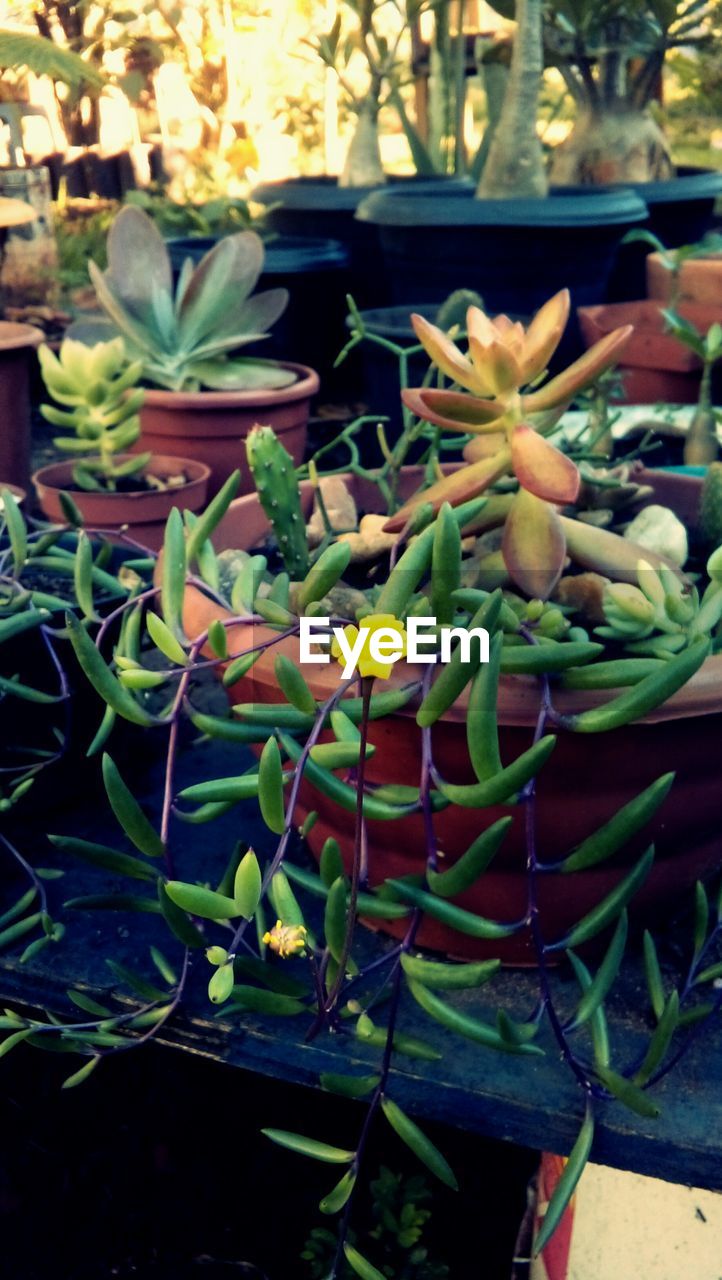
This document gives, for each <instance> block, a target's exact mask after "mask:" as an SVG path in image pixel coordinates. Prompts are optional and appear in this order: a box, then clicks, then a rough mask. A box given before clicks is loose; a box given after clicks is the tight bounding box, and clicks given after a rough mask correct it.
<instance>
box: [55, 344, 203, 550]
mask: <svg viewBox="0 0 722 1280" xmlns="http://www.w3.org/2000/svg"><path fill="white" fill-rule="evenodd" d="M38 354H39V358H40V367H41V370H42V375H43V380H44V382H45V386H46V388H47V390H48V391H49V392H50V394H51V395H52V396H53V398H54V399H55V400H56V401H57V402H58V403H59V404H61V405H63V406H65V407H64V408H63V409H58V408H56V407H55V406H54V405H49V404H45V405H43V406H42V409H41V412H42V414H43V417H44V418H46V420H47V421H48V422H51V423H52V424H53V425H54V426H57V427H63V428H65V429H66V430H70V431H72V433H73V434H72V435H70V436H68V435H64V436H59V437H57V438H56V440H55V442H54V443H55V446H56V448H58V449H59V450H60V451H61V452H63V453H68V454H71V455H73V456H74V457H75V459H76V461H75V462H72V461H68V462H53V463H50V464H49V465H48V466H45V467H41V468H40V470H39V471H36V473H35V475H34V476H33V483H34V485H35V490H36V493H37V495H38V500H39V502H40V505H41V507H42V509H43V512H44V514H45V515H46V516H47V517H48V519H49V520H52V521H54V522H60V523H62V522H63V521H64V520H66V519H67V515H68V510H69V508H68V502H67V497H68V495H69V494H70V495H71V498H72V504H73V507H74V508H75V509H77V511H78V512H79V513H80V516H81V518H82V521H83V522H84V523H85V524H87V525H88V526H89V527H91V528H96V529H101V530H103V531H114V532H115V533H116V535H119V534H121V532H122V533H123V534H126V533H127V534H128V536H129V537H130V538H131V539H134V540H136V541H137V542H138V543H140V544H141V545H146V546H151V547H155V548H157V547H158V546H159V545H160V541H161V540H162V531H163V529H164V527H165V522H166V519H167V517H168V513H169V512H170V511H171V510H172V508H173V507H174V506H175V505H177V504H178V503H181V504H182V505H183V506H184V507H187V508H188V509H189V510H191V511H198V510H199V509H200V508H201V507H202V506H203V505H204V504H205V500H206V492H207V488H208V480H209V475H210V471H209V468H208V467H207V466H205V465H204V464H203V463H200V462H197V461H195V460H193V459H189V458H177V457H173V456H169V455H166V454H162V455H154V454H151V453H148V452H146V453H141V454H136V453H131V452H130V450H131V449H132V448H133V446H134V445H135V444H136V443H137V441H138V437H139V436H140V418H139V410H140V407H141V405H142V403H143V398H144V395H145V392H144V391H143V389H142V388H139V387H138V386H137V382H138V379H139V377H140V375H141V372H142V365H141V362H140V361H139V360H135V361H129V360H128V358H127V354H126V350H125V343H124V341H123V339H122V338H120V337H118V338H113V339H111V341H109V342H100V343H97V344H96V345H95V346H93V347H86V346H84V345H83V343H81V342H77V341H75V340H74V339H72V338H64V339H63V342H62V345H61V347H60V352H59V355H58V356H56V355H55V354H54V353H53V351H51V349H50V347H48V346H41V347H40V349H39V352H38Z"/></svg>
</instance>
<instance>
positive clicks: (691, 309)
mask: <svg viewBox="0 0 722 1280" xmlns="http://www.w3.org/2000/svg"><path fill="white" fill-rule="evenodd" d="M678 310H679V312H680V314H681V315H682V316H683V317H684V318H685V320H689V321H690V322H691V323H692V324H693V325H694V326H695V328H696V329H698V330H699V332H700V333H703V334H705V333H707V330H708V329H709V328H710V327H711V325H713V324H714V323H715V322H716V321H719V320H720V319H721V318H722V313H721V312H720V308H719V307H710V306H703V305H702V304H701V303H696V302H683V303H681V304H680V306H679V308H678ZM577 315H578V317H579V327H580V329H581V331H582V336H583V338H584V341H585V344H586V346H587V347H591V346H593V345H594V343H595V342H598V341H599V339H600V338H603V337H604V336H605V334H608V333H611V332H612V330H613V329H618V328H619V326H620V325H625V324H631V325H633V326H634V332H633V334H632V336H631V338H630V339H629V342H628V343H627V345H626V347H625V348H624V351H623V353H622V359H621V361H620V363H619V365H618V366H617V368H618V372H619V373H620V374H621V376H622V381H623V383H624V391H625V399H626V402H627V404H657V403H659V402H660V401H665V402H667V403H668V404H696V402H697V396H698V393H699V382H700V373H699V370H700V367H701V366H700V361H699V360H698V358H697V356H695V355H694V353H693V352H692V351H690V350H689V348H688V347H685V346H683V345H682V343H681V342H678V341H677V339H676V338H673V337H672V335H671V334H669V333H666V332H665V321H664V316H663V315H662V309H661V307H660V305H659V303H658V302H652V301H646V300H643V301H640V302H612V303H603V304H601V305H600V306H595V307H580V308H579V310H578V312H577Z"/></svg>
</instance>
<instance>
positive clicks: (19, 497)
mask: <svg viewBox="0 0 722 1280" xmlns="http://www.w3.org/2000/svg"><path fill="white" fill-rule="evenodd" d="M0 489H9V490H10V492H11V494H12V495H13V497H14V499H15V501H16V502H17V504H18V506H19V507H23V506H24V505H25V503H26V502H27V498H28V495H27V492H26V491H25V489H21V488H20V486H19V485H17V484H7V483H6V482H5V481H4V480H3V479H2V477H0ZM1 506H2V499H1V498H0V508H1Z"/></svg>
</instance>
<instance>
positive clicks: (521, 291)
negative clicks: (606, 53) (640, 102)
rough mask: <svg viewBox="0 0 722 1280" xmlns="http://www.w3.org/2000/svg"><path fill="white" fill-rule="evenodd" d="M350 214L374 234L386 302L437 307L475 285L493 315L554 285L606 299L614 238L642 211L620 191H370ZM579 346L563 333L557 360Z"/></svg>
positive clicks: (543, 296) (522, 306)
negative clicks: (508, 196) (530, 196)
mask: <svg viewBox="0 0 722 1280" xmlns="http://www.w3.org/2000/svg"><path fill="white" fill-rule="evenodd" d="M356 216H357V218H358V219H359V220H360V221H362V222H364V223H368V224H370V225H372V226H375V227H376V228H377V230H378V234H379V241H380V245H381V253H382V255H383V260H384V266H385V269H386V271H387V272H388V275H389V280H390V286H391V289H392V293H393V300H394V302H397V303H408V302H413V301H414V300H415V299H416V298H418V296H419V291H420V288H423V292H424V296H425V297H426V298H428V299H430V300H431V301H433V302H437V303H441V302H443V301H444V299H445V298H447V297H448V295H449V294H450V293H451V292H452V291H453V290H454V289H475V290H476V291H477V292H478V293H480V294H481V296H482V298H483V299H484V303H485V306H486V308H487V310H489V311H491V312H509V311H513V312H517V313H519V312H521V313H522V314H531V313H532V312H534V311H536V310H537V309H538V308H539V307H540V306H541V304H542V303H543V302H545V301H546V300H547V298H549V297H551V295H552V294H554V293H556V292H557V291H558V290H559V289H562V288H569V289H570V291H571V295H572V302H573V304H574V305H575V306H582V305H585V304H589V303H593V302H601V301H603V300H604V298H605V297H606V290H607V281H608V279H609V275H610V272H611V270H612V267H613V265H614V260H615V257H616V254H617V249H618V247H619V243H620V241H621V240H622V237H623V236H624V235H625V233H626V232H627V231H628V230H629V229H630V228H631V227H633V226H636V225H638V224H639V223H641V222H644V220H645V218H646V216H647V211H646V207H645V205H644V204H643V202H642V201H641V200H640V199H639V197H638V196H635V195H634V194H633V193H632V192H630V191H627V190H626V189H620V190H614V191H599V192H597V191H593V192H592V191H589V190H588V189H585V188H576V187H575V188H569V189H568V190H566V189H565V190H562V189H558V190H557V191H556V192H555V193H554V194H553V195H550V196H548V197H547V198H546V199H544V200H478V199H476V198H475V197H474V195H473V193H472V192H471V191H470V190H468V189H466V190H464V189H460V188H456V187H454V188H453V189H449V190H448V191H447V192H445V193H444V194H439V193H433V192H425V191H423V190H422V189H418V190H413V189H412V190H401V189H398V190H396V189H393V188H389V189H388V190H386V191H377V192H374V193H373V194H372V195H370V196H368V197H367V198H366V199H365V200H364V201H363V202H362V203H361V205H360V206H359V209H358V212H357V215H356ZM575 347H576V348H577V349H578V347H579V343H578V338H577V337H576V335H575V334H574V332H573V330H570V331H568V338H567V341H566V344H565V352H564V354H565V356H568V355H570V354H574V349H575Z"/></svg>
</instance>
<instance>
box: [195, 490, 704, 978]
mask: <svg viewBox="0 0 722 1280" xmlns="http://www.w3.org/2000/svg"><path fill="white" fill-rule="evenodd" d="M346 478H347V480H348V481H349V483H350V487H351V489H352V491H353V493H354V496H355V498H356V501H357V503H358V506H359V509H360V510H362V511H373V510H378V507H379V495H378V492H377V490H376V489H375V487H374V486H373V485H372V484H371V483H369V482H368V481H364V480H361V479H359V478H358V477H346ZM641 478H642V480H643V481H644V482H645V483H650V484H654V486H655V489H656V494H655V500H658V501H661V502H666V503H668V504H670V505H674V506H675V507H676V508H677V509H678V510H679V511H680V513H681V515H682V516H683V517H686V518H690V517H691V515H692V513H693V512H696V508H697V505H698V502H699V495H700V488H701V481H700V480H698V479H695V478H692V477H689V476H677V475H672V474H666V473H661V472H642V477H641ZM420 480H421V471H420V469H419V468H408V469H406V471H405V473H404V475H403V477H402V485H401V494H402V496H408V495H409V494H410V493H412V492H413V491H414V490H415V489H416V488H417V487H418V485H419V483H420ZM302 493H303V502H304V505H305V507H306V508H307V510H310V508H311V504H312V500H313V494H312V491H311V487H310V485H308V484H306V485H304V486H302ZM268 531H269V529H268V523H267V521H266V519H265V516H264V514H263V512H262V510H261V508H260V505H259V504H258V501H257V499H256V497H255V495H254V496H249V497H245V498H240V499H237V500H236V502H235V503H233V505H232V507H231V509H230V511H229V513H228V515H227V516H226V518H225V521H224V522H223V525H222V526H221V527H220V528H219V534H220V537H219V539H218V542H217V545H218V546H219V547H222V546H225V547H229V546H234V547H237V548H243V549H250V548H252V547H253V546H257V545H258V543H259V541H261V540H262V539H263V538H264V537H265V536H266V535H267V534H268ZM223 616H226V617H227V616H228V615H227V613H226V611H225V610H224V609H223V608H222V607H221V606H219V605H217V604H214V603H213V602H212V601H210V600H209V599H208V598H207V597H205V596H203V595H202V594H201V593H200V592H199V591H195V590H193V591H189V592H188V593H187V597H186V609H185V614H184V625H185V628H186V631H187V633H188V634H189V635H191V636H193V635H198V634H200V632H201V631H202V630H204V629H205V628H206V627H207V626H208V624H209V622H210V621H211V620H212V619H213V618H214V617H223ZM272 634H274V633H273V632H271V631H270V630H268V629H267V628H265V627H262V626H259V627H255V628H249V627H238V628H237V630H235V631H233V630H232V631H231V632H229V649H230V651H231V652H232V653H236V652H238V651H239V650H242V649H244V648H247V647H249V646H250V645H251V644H258V643H260V642H261V641H262V640H264V639H268V638H270V636H271V635H272ZM277 653H285V654H286V655H287V656H289V657H290V658H291V659H292V660H293V661H294V662H296V663H297V662H298V642H297V640H296V639H295V638H293V637H291V638H289V639H286V640H284V641H282V642H280V643H278V644H276V645H274V647H273V649H271V650H269V651H268V653H267V654H265V655H264V656H263V657H262V658H260V659H259V660H258V661H257V662H256V663H255V664H254V666H253V668H252V670H251V672H250V673H249V675H248V676H247V677H246V678H245V679H243V680H241V681H239V682H238V683H237V684H235V685H234V686H233V687H232V688H231V689H230V690H229V697H230V699H231V701H232V702H234V703H240V702H256V703H264V704H265V703H274V702H279V701H282V698H281V695H280V693H279V690H278V686H277V684H276V681H275V677H274V673H273V662H274V658H275V655H276V654H277ZM303 673H304V676H305V678H306V680H307V682H308V684H309V685H310V687H311V688H312V690H313V693H314V696H315V697H316V698H317V699H319V700H323V699H324V698H326V697H328V696H329V694H330V693H332V692H333V690H334V689H335V688H337V687H338V679H339V673H338V667H337V666H336V664H328V665H322V664H320V663H318V664H313V665H310V664H309V665H307V666H304V668H303ZM422 673H423V668H420V667H417V668H413V667H411V666H410V665H409V664H406V663H397V665H396V667H395V668H394V671H393V673H392V676H391V682H392V683H394V684H396V683H398V684H404V683H407V682H408V681H409V680H410V679H414V678H420V677H421V675H422ZM612 696H613V693H612V692H611V691H604V692H601V691H600V692H593V693H592V692H585V693H576V692H571V691H562V690H559V691H558V692H556V694H555V699H554V701H555V705H556V706H557V708H558V709H559V710H560V711H562V712H565V713H574V712H575V711H579V710H582V709H583V708H585V707H588V706H592V705H597V704H599V703H602V702H604V701H607V700H608V699H609V698H611V697H612ZM538 699H539V690H538V685H537V682H536V681H535V680H534V679H533V678H531V677H521V676H507V677H502V680H501V687H500V694H499V722H500V743H501V753H502V757H503V759H504V760H511V759H512V758H513V757H515V756H516V755H518V754H519V753H520V752H521V751H523V750H525V749H526V748H527V747H528V746H529V745H530V743H531V740H532V734H533V729H534V723H535V720H536V715H537V710H538ZM467 701H468V690H467V691H466V692H465V693H464V694H463V695H462V696H461V697H460V698H459V699H458V701H457V702H456V703H455V704H454V705H453V707H451V708H450V710H449V711H448V712H447V713H446V715H444V717H443V718H442V719H441V720H440V721H439V722H438V724H437V725H436V726H435V728H434V759H435V762H436V765H437V767H438V769H439V771H440V773H441V774H442V776H443V777H445V778H450V779H454V780H455V781H459V782H470V781H473V774H472V772H471V768H470V765H469V763H468V756H467V751H466V733H465V715H466V707H467ZM414 714H415V709H414V708H413V707H410V708H409V709H404V710H403V711H402V712H400V713H398V714H395V715H393V716H389V717H388V718H386V719H383V720H377V721H373V722H372V723H371V725H370V729H369V739H370V741H371V742H372V743H373V744H374V746H375V747H376V751H375V754H374V756H373V757H372V758H371V760H369V762H368V765H367V778H368V781H369V782H370V783H388V782H398V783H405V784H408V785H418V777H419V767H420V732H419V729H418V727H417V725H416V721H415V718H414ZM269 722H270V723H272V722H273V717H272V713H269ZM721 733H722V655H719V656H716V657H713V658H710V659H709V660H708V661H707V662H706V663H705V665H704V666H703V668H702V669H701V671H699V672H698V673H697V674H696V676H695V677H694V678H693V679H692V680H691V681H690V682H689V683H688V684H687V685H686V686H685V687H684V688H683V689H681V690H680V691H679V692H678V693H677V694H675V696H674V697H673V698H671V699H670V700H669V701H668V702H667V703H665V704H664V706H663V707H661V708H658V709H657V710H656V711H654V712H653V713H652V714H650V715H649V716H647V717H645V719H644V720H642V721H640V722H638V723H635V724H633V725H630V726H628V727H627V728H624V729H619V730H615V731H612V732H610V733H604V734H598V735H593V736H588V737H587V736H582V735H574V734H572V733H565V732H563V731H562V732H560V733H559V735H558V742H557V746H556V749H555V751H554V754H553V755H552V757H551V759H550V761H549V763H548V764H547V765H546V767H545V768H544V769H543V770H542V772H541V774H540V777H539V783H538V806H537V814H538V840H539V851H540V855H541V857H542V858H544V859H548V860H552V859H555V858H559V857H560V856H562V855H563V854H565V853H567V852H569V851H570V850H571V849H572V848H573V847H574V846H575V845H576V844H578V843H579V842H580V841H581V840H582V839H584V838H585V837H586V836H587V835H589V834H590V833H591V832H592V831H594V830H595V829H596V828H597V827H599V826H600V825H601V824H602V823H603V822H605V821H607V820H608V819H609V818H610V817H611V816H612V814H614V813H615V812H616V810H617V809H618V808H619V807H620V806H621V805H623V804H625V803H627V801H629V800H631V799H632V798H633V797H634V796H635V795H637V794H638V793H639V792H640V791H642V790H643V789H644V788H645V787H646V786H648V785H649V784H650V783H651V782H653V781H654V779H656V778H658V777H659V776H660V775H661V774H662V773H665V772H666V771H668V770H674V771H675V772H676V774H677V780H676V783H675V786H674V787H673V789H672V791H671V793H670V795H669V797H668V798H667V800H666V802H665V804H664V805H663V807H662V809H661V810H660V812H659V814H658V815H657V818H656V820H655V822H654V824H653V825H652V826H651V827H650V829H649V830H648V831H647V832H645V833H644V836H643V838H642V839H640V840H637V841H634V842H632V843H630V844H629V846H628V847H626V848H625V849H624V850H623V851H622V852H621V853H620V854H619V855H617V856H616V857H615V858H614V859H612V860H611V861H610V862H609V863H604V864H602V865H600V866H599V867H595V868H592V869H590V870H588V871H584V872H580V873H577V874H575V875H569V876H564V875H554V874H549V875H545V876H543V877H542V878H541V882H540V884H539V903H540V911H541V918H542V924H543V929H544V932H545V935H546V937H547V938H548V939H550V940H551V939H553V938H555V937H559V936H561V935H562V934H563V933H564V932H565V931H566V930H567V929H568V928H569V927H570V926H571V925H572V924H573V923H574V922H575V921H576V920H578V919H579V918H580V917H581V916H582V915H583V914H584V913H585V912H587V911H589V910H591V908H592V907H593V906H594V905H595V904H596V903H597V902H599V901H600V899H601V898H603V897H604V895H605V894H607V893H608V892H609V891H610V890H611V889H612V888H613V887H614V885H615V884H617V882H618V881H619V879H620V878H621V877H622V876H623V875H624V874H625V872H626V870H628V868H629V865H630V863H631V862H633V861H634V860H635V859H636V858H637V857H638V856H639V853H640V851H641V850H642V849H643V848H644V847H646V845H647V844H648V843H649V842H650V841H651V840H654V841H655V844H656V848H657V858H656V861H655V865H654V867H653V869H652V871H651V873H650V875H649V877H648V879H647V881H646V882H645V884H644V886H643V888H642V890H641V891H640V893H639V894H638V895H637V898H636V899H635V905H634V908H633V910H634V912H635V915H636V918H637V919H638V920H640V921H646V920H649V919H650V918H652V917H654V916H656V915H657V914H659V913H661V912H663V910H664V909H666V908H669V907H670V906H676V905H678V903H679V900H680V895H681V894H682V893H683V892H684V891H685V890H686V889H687V888H689V887H690V886H691V885H692V884H693V883H694V881H695V880H696V879H698V878H701V877H704V876H707V875H710V874H711V873H712V872H713V871H715V870H716V869H717V868H719V866H720V864H722V844H721V842H720V836H721V835H722V785H721V779H720V766H719V763H718V761H719V752H718V749H717V748H718V743H719V741H720V737H719V735H720V734H721ZM326 740H332V736H331V735H328V736H327V739H326ZM314 809H315V810H316V811H317V812H318V814H319V819H318V821H317V822H316V824H315V826H314V827H313V829H312V831H311V834H310V836H309V843H310V846H311V849H312V850H313V852H314V854H316V855H318V854H319V853H320V850H321V847H322V845H323V842H324V840H325V839H326V837H327V836H329V835H333V836H335V838H336V839H337V840H338V841H339V843H340V845H341V849H342V851H343V855H344V858H345V860H346V863H347V864H349V863H350V859H351V853H352V848H353V830H354V815H353V814H352V813H346V812H344V811H342V810H340V809H338V808H337V807H336V806H335V805H334V804H333V803H332V802H331V801H330V800H328V799H327V798H326V797H325V796H323V795H321V794H320V793H319V792H318V791H316V790H315V789H313V788H312V787H311V786H310V785H306V784H304V786H303V787H302V789H301V797H300V806H299V809H298V813H297V818H298V821H299V823H300V822H301V821H302V820H303V819H304V817H305V816H306V814H307V813H309V812H310V811H311V810H314ZM506 813H509V814H511V816H512V817H513V825H512V828H511V830H510V833H509V835H508V836H507V839H506V841H505V843H504V845H503V847H502V850H501V851H500V853H499V854H498V855H497V857H496V858H495V860H494V862H493V863H492V866H491V869H490V870H489V871H488V872H487V873H486V874H485V875H484V876H483V877H482V879H481V880H480V881H479V882H478V883H477V884H476V885H475V886H474V887H473V888H472V889H470V890H468V891H467V892H466V893H464V894H462V895H461V896H460V898H459V899H458V902H459V905H461V906H464V907H466V908H468V909H469V910H472V911H476V912H478V913H479V914H480V915H483V916H488V917H491V918H492V919H497V920H516V919H519V918H520V917H522V916H523V915H524V913H525V911H526V879H525V874H524V866H525V841H524V830H523V813H522V811H521V809H520V808H503V807H498V808H493V809H485V810H483V811H477V810H473V809H461V808H455V809H453V810H451V809H447V810H444V811H442V812H441V813H439V814H438V816H437V818H436V830H437V834H438V841H439V846H440V849H441V850H442V851H443V854H444V858H445V861H446V863H448V864H449V865H451V864H452V863H453V862H455V861H456V860H457V859H458V858H459V857H460V855H461V854H462V853H463V852H464V851H465V850H466V848H467V847H468V846H469V844H470V843H471V841H472V840H473V839H474V838H475V837H476V836H478V834H479V832H480V831H481V830H483V829H485V828H486V827H487V826H489V825H491V823H493V822H495V821H496V820H497V819H498V818H499V817H501V816H503V815H504V814H506ZM368 832H369V869H370V879H371V882H372V883H373V884H375V883H379V882H380V881H381V880H383V879H384V878H386V877H387V876H402V875H407V874H409V873H414V872H420V871H422V870H423V857H424V855H423V852H422V851H423V848H424V837H423V828H422V820H421V818H420V817H419V816H414V817H412V818H404V819H402V820H400V821H398V822H369V823H368ZM384 928H385V929H386V928H387V925H386V923H384ZM391 931H392V932H396V933H398V932H399V930H398V929H396V928H395V927H393V926H392V927H391ZM419 942H420V943H421V945H423V946H427V947H431V948H433V949H437V950H440V951H446V952H449V953H451V954H453V955H458V956H463V957H467V958H473V957H479V956H482V957H483V956H485V955H500V956H501V957H502V958H503V959H504V960H505V961H506V962H507V963H511V964H529V963H533V961H534V956H533V949H532V946H531V939H530V937H529V935H528V933H527V932H525V933H521V934H518V935H515V936H514V937H513V938H510V939H507V940H505V941H503V942H501V943H499V942H493V943H485V942H480V941H478V940H476V939H472V938H469V937H467V936H465V935H462V934H459V933H456V932H455V931H453V930H449V929H448V928H446V927H444V926H442V925H440V924H438V923H437V922H435V921H433V920H431V919H429V918H428V917H427V918H426V920H425V922H424V925H423V928H422V930H421V932H420V933H419Z"/></svg>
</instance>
